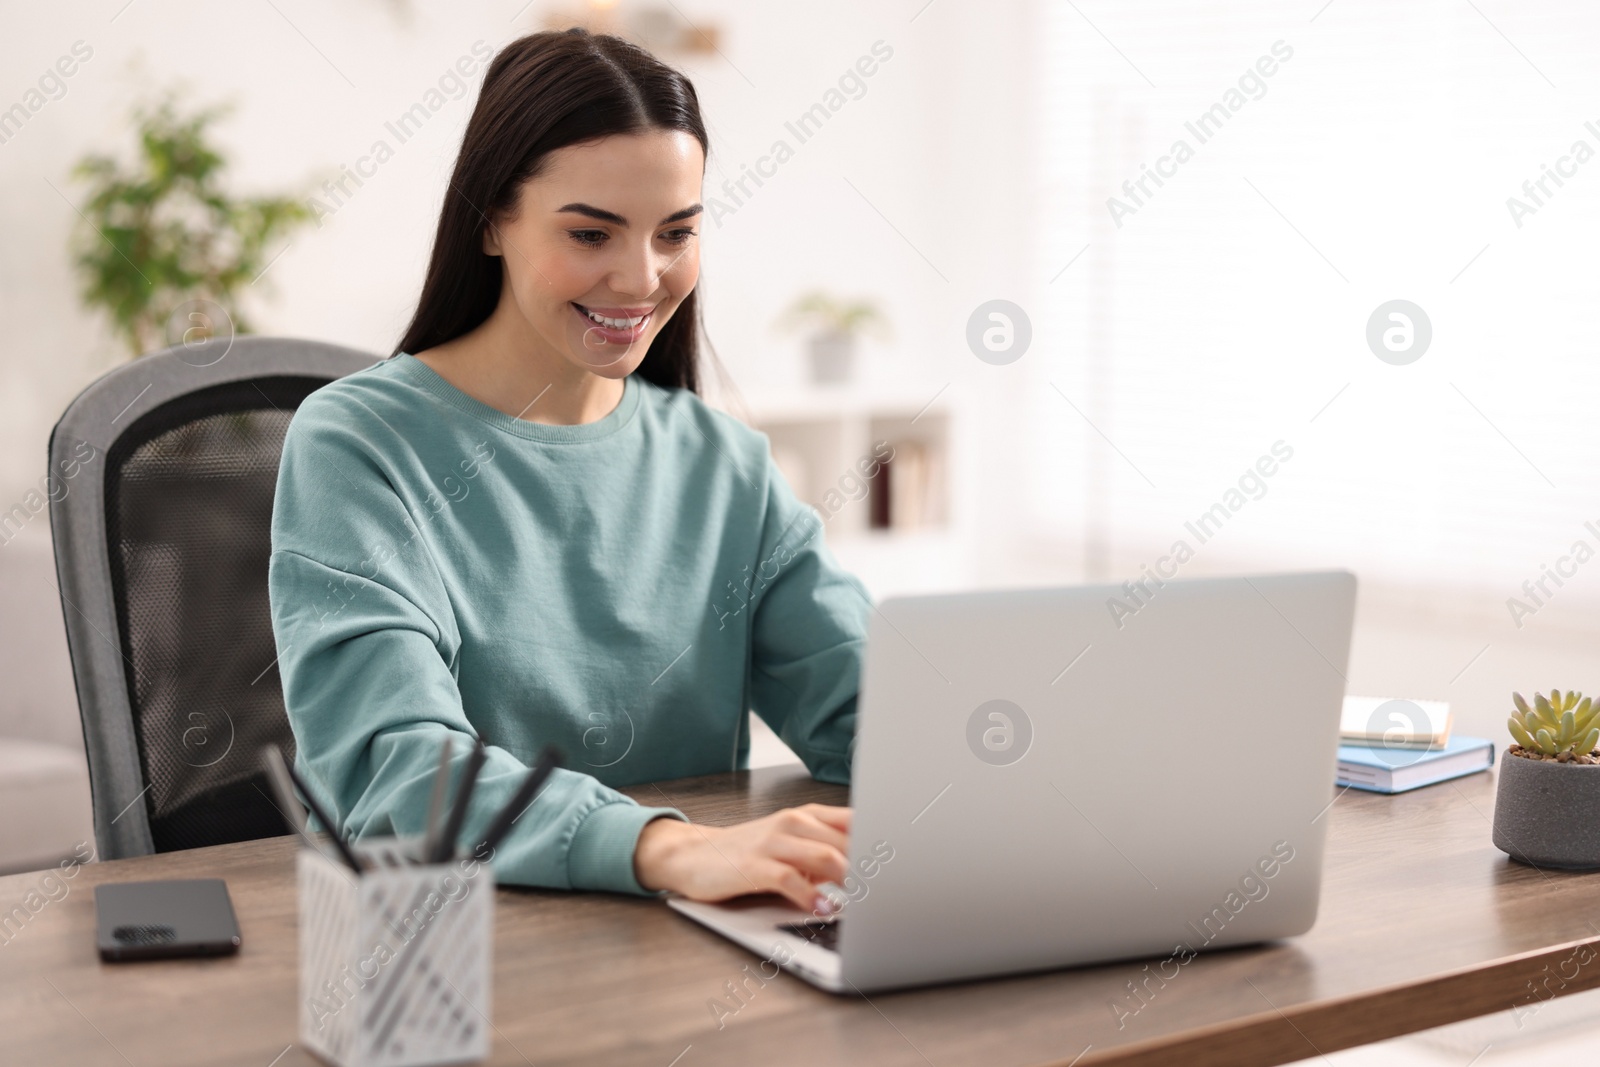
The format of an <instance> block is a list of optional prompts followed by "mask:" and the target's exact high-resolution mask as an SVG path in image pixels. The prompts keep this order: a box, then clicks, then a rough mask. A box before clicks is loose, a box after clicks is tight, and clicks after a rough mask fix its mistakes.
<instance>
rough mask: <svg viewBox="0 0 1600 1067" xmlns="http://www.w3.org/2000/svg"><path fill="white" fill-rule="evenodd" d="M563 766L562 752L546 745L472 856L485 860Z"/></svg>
mask: <svg viewBox="0 0 1600 1067" xmlns="http://www.w3.org/2000/svg"><path fill="white" fill-rule="evenodd" d="M560 765H561V750H560V749H559V748H557V747H556V746H555V745H546V746H545V747H544V751H543V752H541V753H539V759H538V761H537V762H535V763H534V765H533V767H532V768H531V769H530V770H529V771H528V776H527V777H526V778H524V779H523V780H522V784H521V785H519V786H518V787H517V791H516V792H515V793H513V794H511V799H510V800H508V801H506V805H505V807H503V808H501V809H500V811H499V813H498V814H496V815H495V817H494V821H493V822H491V823H490V824H489V829H488V830H487V831H485V832H484V835H483V841H482V842H481V843H480V844H479V845H478V847H477V848H475V849H473V850H472V854H473V855H474V856H477V857H478V858H479V859H484V858H485V856H486V854H488V853H492V852H493V851H494V847H495V846H496V845H498V844H499V843H500V839H501V838H502V837H504V836H506V834H507V833H508V832H509V831H510V830H511V825H512V824H513V823H515V822H516V821H517V819H519V818H520V817H521V816H522V813H523V811H525V810H526V809H527V807H528V805H529V804H531V803H533V798H534V795H535V794H537V793H538V792H539V787H540V786H542V785H544V782H545V779H546V778H549V777H550V775H551V773H552V772H553V771H555V769H556V768H557V767H559V766H560Z"/></svg>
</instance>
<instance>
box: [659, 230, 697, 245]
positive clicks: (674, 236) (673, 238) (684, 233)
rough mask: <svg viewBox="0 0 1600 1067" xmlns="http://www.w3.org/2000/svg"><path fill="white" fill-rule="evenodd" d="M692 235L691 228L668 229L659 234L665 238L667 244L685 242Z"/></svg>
mask: <svg viewBox="0 0 1600 1067" xmlns="http://www.w3.org/2000/svg"><path fill="white" fill-rule="evenodd" d="M693 236H694V231H693V230H689V229H683V230H668V231H667V232H666V233H664V234H662V235H661V237H662V239H663V240H665V241H666V242H667V243H668V244H674V245H681V244H683V243H685V242H686V241H688V240H689V238H691V237H693Z"/></svg>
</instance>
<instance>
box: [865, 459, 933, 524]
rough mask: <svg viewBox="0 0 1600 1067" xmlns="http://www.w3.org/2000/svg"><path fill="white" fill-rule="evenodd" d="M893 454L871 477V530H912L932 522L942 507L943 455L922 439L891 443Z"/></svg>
mask: <svg viewBox="0 0 1600 1067" xmlns="http://www.w3.org/2000/svg"><path fill="white" fill-rule="evenodd" d="M892 444H893V448H894V452H893V455H892V456H891V457H890V458H889V459H888V460H886V461H884V462H883V463H882V464H881V465H880V466H879V469H878V473H877V476H876V477H874V478H873V479H872V488H871V517H870V520H869V525H870V526H871V528H872V529H874V530H915V529H919V528H922V527H926V526H933V525H936V524H937V523H938V522H940V521H941V519H942V516H943V508H944V498H943V495H942V494H943V490H944V471H943V466H942V462H943V456H942V453H941V451H940V450H939V449H937V448H933V447H930V446H929V445H927V444H925V443H924V442H922V441H916V440H902V441H895V442H893V443H892Z"/></svg>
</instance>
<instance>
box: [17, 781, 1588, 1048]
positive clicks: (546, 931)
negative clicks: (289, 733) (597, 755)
mask: <svg viewBox="0 0 1600 1067" xmlns="http://www.w3.org/2000/svg"><path fill="white" fill-rule="evenodd" d="M660 789H661V790H662V791H663V792H664V793H665V794H666V797H667V799H668V800H669V801H670V802H671V803H672V804H674V805H676V806H677V807H679V808H681V809H682V810H683V811H684V812H685V813H686V814H688V815H689V816H690V817H691V818H692V819H695V820H697V821H703V822H708V823H721V822H731V821H738V820H741V819H744V818H747V817H752V816H756V815H760V814H764V813H766V812H769V811H773V810H775V809H777V808H780V807H787V806H790V805H794V804H799V803H805V802H807V801H812V800H818V801H825V802H832V803H839V802H843V801H844V799H845V792H844V790H842V789H840V788H838V787H834V786H826V785H821V784H818V783H816V782H813V781H811V779H810V778H808V777H807V776H806V775H805V773H804V771H803V770H802V769H800V768H798V767H794V768H789V767H783V768H773V769H769V770H762V771H755V772H750V773H744V774H737V775H717V776H713V777H709V778H701V779H691V780H687V781H682V782H675V783H663V784H662V785H661V787H660ZM631 792H632V793H633V795H634V796H636V797H637V798H639V799H641V800H645V801H649V802H654V803H663V802H664V801H663V800H662V795H661V793H658V792H657V791H656V787H653V786H644V787H641V788H638V789H634V790H632V791H631ZM1493 800H1494V777H1493V775H1492V774H1481V775H1476V776H1473V777H1471V778H1467V779H1463V780H1460V781H1457V782H1454V783H1445V784H1442V785H1437V786H1432V787H1429V788H1427V789H1423V790H1419V791H1417V792H1415V793H1410V794H1405V795H1402V796H1398V797H1379V796H1373V795H1370V794H1365V793H1359V792H1355V791H1351V792H1346V793H1345V794H1343V795H1342V796H1340V797H1339V799H1338V800H1337V802H1336V803H1335V804H1334V805H1333V807H1332V809H1331V810H1330V811H1329V812H1328V814H1327V815H1326V816H1325V818H1328V819H1330V820H1331V824H1330V826H1329V845H1328V848H1329V855H1328V863H1327V874H1326V883H1325V892H1324V897H1323V906H1322V912H1321V915H1320V917H1319V919H1318V922H1317V925H1316V927H1315V928H1314V929H1313V930H1312V931H1311V932H1310V933H1309V934H1307V935H1306V936H1304V937H1300V938H1295V939H1293V940H1290V941H1287V942H1282V943H1277V944H1273V945H1267V946H1259V947H1254V948H1244V949H1234V950H1229V951H1223V952H1217V953H1209V954H1206V953H1203V954H1201V955H1200V956H1199V957H1197V958H1195V959H1194V960H1192V961H1190V962H1188V963H1186V964H1185V965H1184V966H1183V967H1182V969H1181V971H1180V973H1179V975H1178V977H1176V978H1174V979H1172V980H1171V981H1170V982H1169V983H1167V984H1166V985H1165V986H1164V987H1163V988H1160V989H1159V991H1157V992H1156V993H1155V994H1154V997H1153V999H1152V1000H1151V1001H1150V1002H1149V1003H1148V1004H1146V1005H1145V1006H1144V1007H1143V1009H1142V1010H1140V1011H1139V1013H1138V1014H1137V1015H1136V1016H1134V1017H1132V1018H1128V1019H1125V1020H1124V1023H1125V1025H1124V1027H1123V1028H1122V1029H1120V1030H1119V1029H1118V1027H1117V1024H1116V1017H1115V1013H1114V1012H1113V1011H1112V1010H1111V1008H1110V1007H1109V1005H1110V1003H1111V1002H1112V1001H1114V1000H1118V999H1119V998H1121V997H1122V996H1124V995H1126V993H1127V987H1126V985H1125V983H1127V982H1129V981H1130V980H1132V979H1135V978H1136V977H1142V976H1143V970H1142V968H1143V964H1142V963H1123V964H1113V965H1109V966H1101V967H1092V968H1080V969H1077V970H1067V971H1056V972H1051V973H1048V974H1042V975H1033V976H1029V977H1018V978H1007V979H996V980H990V981H985V982H975V983H963V984H958V985H950V986H944V987H937V988H932V989H924V990H918V991H911V992H903V993H890V994H882V995H874V996H872V997H871V998H870V1000H868V999H863V998H845V997H834V996H832V995H829V994H827V993H822V992H818V991H817V990H815V989H813V988H811V987H810V986H808V985H806V984H804V983H803V982H801V981H799V980H797V979H795V978H793V977H791V976H789V975H782V976H781V977H779V978H776V979H773V980H771V981H769V982H768V983H767V984H766V985H765V986H764V987H762V988H760V989H757V990H756V991H755V992H754V994H753V995H752V996H751V997H750V998H749V1001H748V1003H747V1004H746V1005H745V1006H744V1007H743V1008H742V1009H741V1010H740V1011H739V1012H738V1013H737V1014H735V1015H733V1016H731V1017H726V1018H725V1019H724V1026H723V1028H722V1029H721V1030H720V1031H719V1030H718V1028H717V1023H716V1019H715V1017H714V1015H713V1013H712V1011H711V1010H710V1008H709V1007H708V1001H709V1000H710V999H711V998H713V997H719V996H724V997H725V996H726V990H725V989H724V983H725V982H727V981H729V980H730V979H737V978H739V977H742V974H741V968H743V967H744V966H745V965H746V964H750V963H753V962H754V961H755V957H754V956H751V955H749V954H747V953H745V952H744V951H742V950H740V949H738V948H736V947H735V946H734V945H732V944H730V943H728V942H726V941H724V940H722V939H721V938H719V937H716V936H715V935H713V934H711V933H709V932H708V931H706V930H703V929H701V928H700V927H698V926H696V925H694V924H692V923H690V922H689V921H688V920H686V919H684V918H682V917H680V916H678V915H676V914H674V913H672V912H671V911H669V910H668V908H667V907H666V905H665V904H663V903H661V902H659V901H654V900H644V899H634V898H626V897H621V896H617V895H612V894H568V893H557V892H544V891H537V890H522V889H513V890H505V889H502V890H499V891H498V894H499V901H498V915H497V941H496V945H495V959H494V970H495V990H494V991H495V1001H494V1019H493V1023H494V1028H495V1042H494V1052H493V1056H492V1059H491V1060H490V1062H492V1063H494V1064H529V1063H537V1064H539V1065H540V1067H552V1065H558V1064H605V1065H608V1067H613V1065H634V1064H636V1065H640V1067H673V1065H676V1067H699V1065H702V1064H741V1065H743V1064H755V1063H760V1064H787V1063H796V1064H799V1063H805V1064H833V1063H850V1064H917V1065H922V1064H937V1065H938V1067H957V1065H962V1064H974V1065H982V1067H1002V1065H1009V1064H1045V1063H1051V1064H1061V1065H1066V1064H1071V1063H1076V1064H1077V1065H1078V1067H1093V1065H1097V1064H1113V1063H1114V1064H1152V1065H1153V1064H1173V1063H1182V1064H1185V1065H1194V1067H1207V1065H1217V1067H1240V1065H1246V1067H1247V1065H1254V1064H1261V1065H1265V1064H1279V1063H1288V1062H1292V1061H1295V1060H1299V1059H1304V1058H1307V1057H1313V1056H1315V1055H1316V1054H1317V1053H1318V1052H1319V1051H1321V1052H1330V1051H1333V1050H1335V1049H1341V1048H1346V1047H1349V1046H1352V1045H1359V1044H1365V1043H1367V1042H1371V1041H1376V1040H1380V1039H1383V1038H1388V1037H1393V1036H1396V1035H1399V1034H1403V1033H1408V1032H1411V1031H1415V1030H1420V1029H1426V1028H1428V1027H1433V1026H1439V1025H1442V1024H1444V1023H1448V1022H1454V1021H1456V1020H1459V1019H1465V1018H1470V1017H1472V1016H1475V1015H1482V1014H1486V1013H1489V1012H1495V1011H1504V1010H1509V1009H1512V1008H1513V1007H1515V1006H1519V1005H1521V1006H1523V1010H1530V1009H1531V1010H1537V1007H1536V1006H1537V1004H1538V1003H1539V998H1545V997H1549V996H1551V995H1556V994H1566V993H1573V992H1577V991H1579V990H1582V989H1589V988H1592V987H1595V986H1597V985H1600V877H1597V876H1595V875H1585V874H1572V873H1564V872H1559V871H1537V870H1534V869H1532V868H1529V867H1524V866H1520V865H1517V864H1513V863H1511V862H1510V861H1508V860H1507V859H1506V858H1505V857H1504V856H1503V855H1502V854H1501V853H1500V852H1498V851H1496V850H1495V849H1494V847H1493V846H1492V845H1491V843H1490V840H1489V816H1490V814H1491V810H1492V805H1493ZM294 849H295V845H294V843H293V841H292V839H289V838H275V839H271V840H266V841H255V842H248V843H243V844H237V845H222V846H218V847H215V848H205V849H195V850H192V851H189V852H179V853H169V854H166V855H161V856H147V857H143V858H140V859H132V860H121V861H116V862H112V863H103V864H92V865H89V866H87V867H84V868H81V869H80V871H79V872H78V874H77V876H76V877H75V878H74V879H73V880H72V881H71V882H70V883H66V884H68V885H70V891H69V892H68V893H67V895H66V896H65V897H63V898H61V899H60V900H58V901H55V902H52V903H49V904H47V905H45V906H44V907H43V908H42V909H41V910H39V911H38V913H37V914H35V915H33V916H32V918H31V919H30V920H28V921H27V923H26V924H25V926H23V928H22V929H20V930H19V931H17V933H16V934H15V936H13V937H11V939H10V941H9V942H7V943H5V944H4V945H0V1063H5V1064H13V1063H14V1064H29V1065H35V1064H53V1063H60V1064H72V1065H75V1067H76V1065H81V1067H92V1065H97V1064H106V1065H117V1067H127V1065H130V1064H131V1065H136V1067H158V1065H159V1067H180V1065H188V1064H195V1065H206V1067H212V1065H216V1064H239V1065H241V1067H293V1065H300V1064H313V1063H316V1062H318V1061H317V1060H315V1059H314V1058H313V1057H312V1056H310V1055H309V1054H308V1053H306V1052H305V1051H303V1050H301V1049H300V1048H299V1047H298V1046H295V1045H293V1041H294V1038H295V1018H296V1016H295V1011H296V996H297V991H296V989H295V984H296V980H297V977H296V966H295V936H296V932H295V896H294V882H293V858H294ZM196 876H221V877H224V878H226V879H227V881H228V886H229V889H230V891H231V893H232V895H233V902H234V906H235V908H236V909H237V911H238V914H239V922H240V926H241V928H242V931H243V934H244V947H243V949H242V950H241V952H240V954H239V955H238V956H236V957H233V958H229V959H222V960H211V961H199V960H194V961H188V960H186V961H170V962H164V963H154V964H124V965H103V964H101V963H100V962H99V961H98V959H97V957H96V955H95V948H94V901H93V894H92V892H91V891H90V888H89V887H90V886H92V885H95V884H97V883H99V882H106V881H121V880H129V879H139V878H161V877H196ZM41 878H42V875H40V874H25V875H15V876H11V877H7V878H3V879H0V911H3V910H6V909H10V908H11V907H12V906H13V905H15V904H18V903H20V902H21V901H22V900H23V898H24V896H25V894H26V893H27V892H28V891H29V890H30V889H33V888H35V887H37V886H38V885H39V884H40V880H41ZM1563 961H1569V962H1567V963H1566V965H1565V966H1562V963H1563ZM1580 961H1581V962H1582V965H1581V966H1580ZM1547 968H1548V969H1547ZM752 969H753V968H752ZM1562 975H1565V976H1567V977H1566V980H1563V978H1562V977H1561V976H1562ZM1530 983H1533V984H1530ZM1539 983H1542V985H1539V993H1538V997H1536V996H1535V995H1534V993H1533V991H1532V990H1533V989H1534V984H1539ZM1545 990H1548V992H1546V991H1545Z"/></svg>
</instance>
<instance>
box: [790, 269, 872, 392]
mask: <svg viewBox="0 0 1600 1067" xmlns="http://www.w3.org/2000/svg"><path fill="white" fill-rule="evenodd" d="M778 326H779V328H780V329H784V330H796V329H805V330H809V331H810V336H809V338H808V340H807V349H808V353H809V356H810V362H811V380H812V381H814V382H817V383H819V384H825V385H826V384H834V383H838V382H846V381H849V380H850V379H851V378H852V377H854V376H855V362H856V351H857V345H858V338H859V337H860V336H861V335H862V334H864V333H873V334H876V335H877V336H880V337H887V336H888V332H889V331H888V322H887V320H886V319H885V318H884V316H883V314H882V312H880V311H879V310H878V306H877V305H876V304H875V303H873V302H871V301H869V300H840V299H836V298H834V297H832V296H830V295H828V294H827V293H824V292H820V291H814V292H809V293H806V294H804V295H802V296H801V297H800V298H799V299H797V300H796V301H795V302H794V303H793V304H791V305H790V306H789V309H788V310H787V311H786V312H784V314H783V315H782V316H781V317H780V318H779V320H778Z"/></svg>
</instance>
